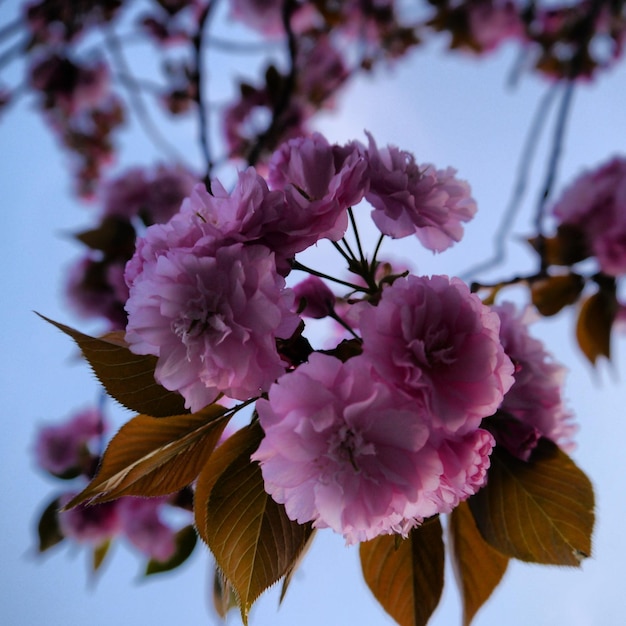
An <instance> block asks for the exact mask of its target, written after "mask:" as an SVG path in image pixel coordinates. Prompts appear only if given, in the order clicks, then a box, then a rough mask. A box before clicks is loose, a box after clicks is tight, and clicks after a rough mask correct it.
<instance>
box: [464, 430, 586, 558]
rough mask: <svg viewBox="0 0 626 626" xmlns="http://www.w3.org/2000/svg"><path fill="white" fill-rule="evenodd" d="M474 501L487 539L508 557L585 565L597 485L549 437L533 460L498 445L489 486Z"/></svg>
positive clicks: (482, 532) (474, 511)
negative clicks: (515, 455) (526, 459)
mask: <svg viewBox="0 0 626 626" xmlns="http://www.w3.org/2000/svg"><path fill="white" fill-rule="evenodd" d="M468 503H469V506H470V509H471V511H472V514H473V515H474V519H475V520H476V525H477V527H478V530H479V531H480V534H481V535H482V537H483V538H484V539H485V541H487V542H488V543H489V544H490V545H491V546H492V547H494V548H495V549H496V550H498V551H499V552H501V553H502V554H504V555H507V556H510V557H513V558H516V559H520V560H521V561H529V562H533V563H544V564H549V565H573V566H579V565H580V562H581V561H582V559H584V558H586V557H588V556H589V555H590V554H591V534H592V532H593V524H594V513H593V509H594V495H593V489H592V487H591V483H590V482H589V479H588V478H587V476H585V474H584V473H583V472H582V471H581V470H580V469H579V468H578V467H576V465H575V464H574V462H573V461H572V460H571V459H570V458H569V457H568V456H567V455H566V454H565V453H564V452H562V451H561V450H560V449H559V448H558V447H557V446H556V445H555V444H554V443H552V442H551V441H549V440H548V439H540V440H539V443H538V445H537V447H536V448H535V450H534V452H533V455H532V456H531V458H530V460H529V461H528V462H524V461H520V460H519V459H517V458H515V457H513V456H511V455H510V454H509V453H508V452H506V451H505V450H504V449H502V447H501V446H497V447H496V448H495V450H494V451H493V453H492V455H491V467H490V469H489V480H488V483H487V485H486V486H485V487H483V488H482V489H481V490H480V491H479V492H478V493H477V494H476V495H474V496H472V497H471V498H470V499H469V500H468Z"/></svg>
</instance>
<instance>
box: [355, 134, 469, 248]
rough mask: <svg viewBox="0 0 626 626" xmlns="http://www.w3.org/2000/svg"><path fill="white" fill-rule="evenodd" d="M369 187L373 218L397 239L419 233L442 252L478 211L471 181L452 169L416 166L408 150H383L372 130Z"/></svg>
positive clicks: (366, 196)
mask: <svg viewBox="0 0 626 626" xmlns="http://www.w3.org/2000/svg"><path fill="white" fill-rule="evenodd" d="M368 138H369V147H368V148H367V150H366V151H365V154H366V155H367V159H368V175H369V191H368V192H367V193H366V194H365V198H366V199H367V201H368V202H370V203H371V204H372V206H373V207H374V211H373V212H372V219H373V220H374V222H375V223H376V226H378V228H379V229H380V231H381V232H382V233H384V234H385V235H389V236H390V237H393V238H395V239H398V238H401V237H407V236H408V235H412V234H415V235H416V236H417V238H418V239H419V240H420V241H421V242H422V244H423V245H424V246H425V247H426V248H428V249H429V250H433V251H434V252H441V251H443V250H445V249H446V248H449V247H450V246H451V245H452V244H453V243H454V242H455V241H460V240H461V237H462V236H463V227H462V225H461V223H462V222H468V221H469V220H470V219H472V217H473V216H474V214H475V213H476V203H475V202H474V200H473V199H472V197H471V196H470V188H469V185H468V184H467V183H466V182H465V181H461V180H458V179H457V178H455V176H454V175H455V173H456V171H455V170H453V169H452V168H448V169H445V170H436V169H434V167H432V166H431V165H424V166H418V165H417V164H416V163H415V158H414V156H413V155H412V154H410V153H409V152H405V151H403V150H399V149H398V148H396V147H394V146H388V147H387V148H383V149H379V148H378V147H377V146H376V143H375V141H374V139H373V138H372V136H371V135H369V134H368Z"/></svg>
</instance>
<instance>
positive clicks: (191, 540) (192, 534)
mask: <svg viewBox="0 0 626 626" xmlns="http://www.w3.org/2000/svg"><path fill="white" fill-rule="evenodd" d="M197 541H198V535H197V534H196V530H195V528H194V527H193V526H185V527H184V528H181V529H180V530H179V531H178V532H177V533H176V538H175V543H176V550H175V551H174V554H172V556H171V557H170V558H169V559H167V561H157V560H156V559H151V560H150V561H148V564H147V565H146V572H145V575H146V576H151V575H152V574H161V573H163V572H169V571H171V570H173V569H176V568H177V567H179V566H180V565H182V564H183V563H184V562H185V561H186V560H187V559H188V558H189V557H190V556H191V553H192V552H193V549H194V548H195V547H196V542H197Z"/></svg>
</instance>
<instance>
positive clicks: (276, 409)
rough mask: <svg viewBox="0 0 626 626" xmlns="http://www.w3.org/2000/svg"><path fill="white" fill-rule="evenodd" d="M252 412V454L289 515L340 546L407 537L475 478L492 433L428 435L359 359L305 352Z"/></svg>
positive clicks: (414, 408) (421, 413) (472, 488)
mask: <svg viewBox="0 0 626 626" xmlns="http://www.w3.org/2000/svg"><path fill="white" fill-rule="evenodd" d="M257 410H258V413H259V417H260V420H261V426H262V427H263V430H264V431H265V437H264V439H263V440H262V441H261V444H260V446H259V448H258V450H257V451H256V452H255V453H254V454H253V455H252V459H253V460H255V461H258V462H259V463H260V464H261V471H262V473H263V479H264V482H265V489H266V491H267V492H268V493H269V494H270V495H271V496H272V498H273V499H274V500H276V501H277V502H279V503H282V504H284V505H285V510H286V512H287V515H288V516H289V517H290V519H293V520H296V521H298V522H300V523H304V522H307V521H312V522H313V526H314V527H316V528H332V529H333V530H334V531H335V532H338V533H341V534H342V535H343V536H344V537H345V538H346V541H347V542H348V543H356V542H358V541H367V540H369V539H372V538H374V537H376V536H378V535H381V534H391V533H400V534H403V535H406V534H407V532H408V531H409V530H410V529H411V528H412V527H413V526H415V525H417V524H419V523H421V522H422V521H423V519H424V518H426V517H429V516H431V515H434V514H436V513H440V512H449V511H451V510H452V508H453V507H454V506H456V504H458V502H459V501H461V500H464V499H466V498H467V497H468V496H469V495H471V494H473V493H475V492H476V491H477V490H478V489H479V488H480V486H482V484H483V483H484V480H485V473H486V470H487V468H488V467H489V458H488V456H489V453H490V452H491V446H492V442H493V438H492V437H491V435H490V434H489V433H487V432H486V431H474V432H472V433H469V434H468V435H466V436H465V437H464V438H454V439H452V440H446V439H442V438H441V437H440V433H436V432H435V433H433V431H432V430H431V426H432V422H431V418H430V415H429V413H428V412H427V411H425V410H424V408H423V407H422V406H421V405H420V403H419V402H416V401H415V399H414V398H411V397H409V396H407V395H405V394H404V393H402V392H400V391H398V390H396V389H393V388H391V387H389V386H388V385H386V384H385V383H384V382H383V381H381V380H379V379H378V378H377V376H376V375H375V373H374V372H373V371H372V369H371V365H370V364H369V363H368V361H367V360H365V359H363V358H362V357H355V358H353V359H350V360H348V361H347V362H345V363H342V362H341V361H339V360H338V359H335V358H333V357H330V356H326V355H322V354H319V353H313V354H312V355H311V357H310V360H309V362H308V363H306V364H304V365H301V366H300V367H298V369H297V370H295V371H294V372H292V373H289V374H285V375H284V376H282V377H281V378H280V379H279V380H278V381H277V383H275V384H274V385H272V387H271V388H270V392H269V397H268V400H258V401H257Z"/></svg>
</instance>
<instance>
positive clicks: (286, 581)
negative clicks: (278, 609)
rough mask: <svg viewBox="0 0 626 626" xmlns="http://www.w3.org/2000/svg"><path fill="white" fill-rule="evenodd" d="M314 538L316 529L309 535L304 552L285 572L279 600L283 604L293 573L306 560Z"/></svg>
mask: <svg viewBox="0 0 626 626" xmlns="http://www.w3.org/2000/svg"><path fill="white" fill-rule="evenodd" d="M314 538H315V529H313V530H312V532H311V534H310V535H309V538H308V539H307V541H306V545H305V546H304V548H302V552H300V554H299V555H298V558H297V559H296V560H295V561H294V562H293V564H292V566H291V567H290V568H289V571H288V572H287V573H286V574H285V578H284V580H283V586H282V589H281V590H280V598H279V600H278V602H279V604H282V602H283V600H284V599H285V596H286V595H287V589H288V588H289V585H290V584H291V580H292V578H293V575H294V573H295V571H296V570H297V569H298V567H300V564H301V563H302V561H303V560H304V557H305V556H306V553H307V552H308V551H309V548H310V547H311V545H312V544H313V539H314Z"/></svg>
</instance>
